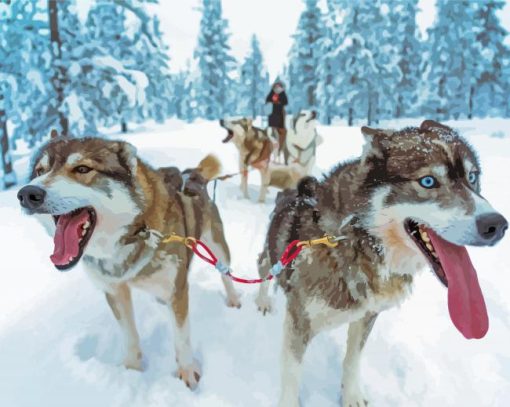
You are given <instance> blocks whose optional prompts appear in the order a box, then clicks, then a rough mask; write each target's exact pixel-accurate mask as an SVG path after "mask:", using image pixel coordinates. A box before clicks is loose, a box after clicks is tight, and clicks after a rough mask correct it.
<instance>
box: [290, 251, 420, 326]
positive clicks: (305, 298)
mask: <svg viewBox="0 0 510 407" xmlns="http://www.w3.org/2000/svg"><path fill="white" fill-rule="evenodd" d="M351 249H352V250H353V253H349V248H344V249H343V250H341V251H340V252H336V253H335V252H332V251H331V250H334V249H329V248H322V249H316V250H313V249H312V250H308V251H306V252H303V253H302V254H301V255H300V256H299V258H298V259H297V260H296V262H295V264H294V267H295V271H294V272H293V273H292V274H291V275H290V278H289V281H288V282H287V286H286V287H287V288H289V289H290V291H289V295H292V296H296V298H297V299H298V301H299V303H300V304H302V305H303V307H304V308H305V311H306V314H307V315H308V317H309V319H310V322H311V324H312V327H314V329H317V330H319V331H320V330H322V329H327V328H332V327H335V326H337V325H340V324H342V323H345V322H351V321H354V320H357V319H359V318H361V317H363V316H364V315H365V314H367V313H372V314H376V313H379V312H381V311H383V310H385V309H387V308H390V307H393V306H395V305H397V304H399V303H400V302H401V301H402V300H403V299H405V298H406V297H407V295H408V294H409V293H410V290H411V284H412V277H411V276H410V275H409V274H402V275H399V274H390V275H389V276H386V275H385V270H386V268H387V266H386V265H385V263H384V257H380V256H378V255H377V256H375V257H371V256H369V255H368V254H370V253H371V252H370V251H369V252H368V253H361V252H359V251H358V250H355V248H354V247H353V248H351ZM350 254H352V255H350Z"/></svg>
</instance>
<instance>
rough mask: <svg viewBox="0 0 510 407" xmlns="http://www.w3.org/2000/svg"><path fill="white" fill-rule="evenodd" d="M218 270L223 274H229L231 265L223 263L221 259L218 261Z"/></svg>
mask: <svg viewBox="0 0 510 407" xmlns="http://www.w3.org/2000/svg"><path fill="white" fill-rule="evenodd" d="M215 267H216V270H218V271H219V272H220V273H221V274H228V273H229V272H230V267H229V266H227V265H226V264H223V263H222V262H221V261H219V260H218V261H217V262H216V266H215Z"/></svg>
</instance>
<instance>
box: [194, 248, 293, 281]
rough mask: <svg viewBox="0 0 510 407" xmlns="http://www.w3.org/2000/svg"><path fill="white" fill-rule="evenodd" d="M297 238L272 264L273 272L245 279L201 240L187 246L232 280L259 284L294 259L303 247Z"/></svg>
mask: <svg viewBox="0 0 510 407" xmlns="http://www.w3.org/2000/svg"><path fill="white" fill-rule="evenodd" d="M299 243H300V242H299V240H294V241H292V242H290V243H289V245H288V246H287V247H286V248H285V251H284V252H283V254H282V256H281V257H280V261H279V262H278V263H279V264H278V263H277V264H276V265H275V266H273V268H272V271H274V274H273V273H270V274H268V275H267V277H265V278H254V279H247V278H242V277H236V276H234V275H233V274H232V273H231V272H230V268H229V267H228V266H226V265H224V264H223V263H221V262H220V261H219V260H218V258H217V257H216V256H215V255H214V253H213V252H212V250H211V249H210V248H209V247H208V246H207V245H206V244H205V243H204V242H202V241H201V240H199V239H196V240H195V239H193V240H192V241H190V242H189V246H188V247H189V248H190V249H191V250H193V253H195V254H196V255H197V256H198V257H200V258H201V259H202V260H204V261H205V262H207V263H209V264H210V265H212V266H214V267H215V268H216V269H217V270H218V271H220V272H221V273H222V274H225V275H227V276H229V277H230V278H231V279H232V280H233V281H235V282H237V283H243V284H260V283H262V282H264V281H269V280H271V279H272V278H273V277H274V276H275V275H278V274H279V273H280V271H281V270H282V269H283V268H285V266H287V265H288V264H289V263H290V262H291V261H292V260H294V259H295V258H296V257H297V256H298V254H299V253H300V252H301V250H302V249H303V245H300V244H299Z"/></svg>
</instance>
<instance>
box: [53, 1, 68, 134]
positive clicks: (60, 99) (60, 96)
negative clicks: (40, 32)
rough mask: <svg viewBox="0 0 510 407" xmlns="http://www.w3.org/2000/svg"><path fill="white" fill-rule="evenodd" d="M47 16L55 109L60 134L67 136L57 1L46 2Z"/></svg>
mask: <svg viewBox="0 0 510 407" xmlns="http://www.w3.org/2000/svg"><path fill="white" fill-rule="evenodd" d="M48 15H49V24H50V41H51V46H50V50H51V58H52V64H51V66H52V70H53V77H52V79H51V83H52V84H53V88H54V91H55V96H56V101H55V102H56V103H55V105H54V106H55V108H56V110H57V114H58V124H59V127H60V134H62V135H63V136H64V137H67V136H69V119H68V118H67V114H66V112H65V111H64V98H65V94H64V92H65V89H64V88H65V86H66V82H67V70H66V66H65V64H64V63H63V60H62V40H61V38H60V24H59V7H58V2H57V0H48Z"/></svg>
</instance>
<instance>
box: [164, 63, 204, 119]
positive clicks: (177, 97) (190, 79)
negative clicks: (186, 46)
mask: <svg viewBox="0 0 510 407" xmlns="http://www.w3.org/2000/svg"><path fill="white" fill-rule="evenodd" d="M194 76H196V75H194V73H193V72H192V71H191V67H190V63H189V62H188V64H187V65H186V69H184V70H182V71H180V72H178V73H177V74H174V75H173V81H174V85H173V94H172V99H171V100H172V104H173V105H174V106H175V113H176V115H177V117H178V118H179V119H181V120H185V121H187V122H192V121H193V120H195V119H196V118H197V117H199V116H200V112H199V110H198V105H197V101H196V97H197V95H196V93H197V92H196V86H195V85H196V83H197V81H196V80H194Z"/></svg>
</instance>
